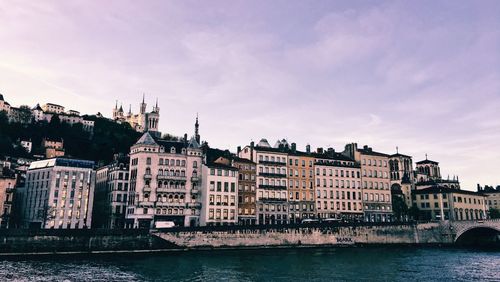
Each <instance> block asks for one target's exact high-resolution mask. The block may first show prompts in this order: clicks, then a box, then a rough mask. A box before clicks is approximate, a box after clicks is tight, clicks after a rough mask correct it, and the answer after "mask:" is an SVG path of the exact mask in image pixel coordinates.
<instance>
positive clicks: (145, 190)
mask: <svg viewBox="0 0 500 282" xmlns="http://www.w3.org/2000/svg"><path fill="white" fill-rule="evenodd" d="M142 191H144V192H151V187H150V186H144V188H142Z"/></svg>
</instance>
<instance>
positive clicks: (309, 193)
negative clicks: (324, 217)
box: [287, 143, 316, 223]
mask: <svg viewBox="0 0 500 282" xmlns="http://www.w3.org/2000/svg"><path fill="white" fill-rule="evenodd" d="M287 169H288V204H289V220H290V223H300V222H301V221H302V220H303V219H307V218H315V217H316V197H315V193H314V191H315V190H314V157H313V156H312V155H311V151H310V147H309V145H308V147H307V148H306V152H301V151H298V150H297V145H296V144H295V143H292V144H291V148H290V151H289V152H288V163H287Z"/></svg>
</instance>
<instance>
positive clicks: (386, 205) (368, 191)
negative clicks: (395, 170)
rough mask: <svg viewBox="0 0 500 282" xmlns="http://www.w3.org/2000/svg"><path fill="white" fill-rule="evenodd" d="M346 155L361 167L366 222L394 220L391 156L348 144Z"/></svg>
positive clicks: (365, 147)
mask: <svg viewBox="0 0 500 282" xmlns="http://www.w3.org/2000/svg"><path fill="white" fill-rule="evenodd" d="M343 154H344V155H346V156H348V157H350V158H353V159H355V160H356V161H357V162H359V163H360V165H361V185H362V193H363V211H364V217H365V218H364V220H365V221H367V222H386V221H391V220H392V201H391V190H390V177H389V174H390V170H389V155H387V154H384V153H379V152H376V151H373V149H372V148H370V147H368V146H364V147H363V148H362V149H359V148H358V147H357V144H356V143H352V144H348V145H346V147H345V150H344V152H343Z"/></svg>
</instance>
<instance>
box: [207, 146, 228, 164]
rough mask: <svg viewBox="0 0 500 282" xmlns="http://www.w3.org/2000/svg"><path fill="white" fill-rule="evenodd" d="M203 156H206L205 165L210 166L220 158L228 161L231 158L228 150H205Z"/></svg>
mask: <svg viewBox="0 0 500 282" xmlns="http://www.w3.org/2000/svg"><path fill="white" fill-rule="evenodd" d="M205 156H206V164H207V165H209V166H211V165H213V164H214V162H215V161H216V160H217V159H218V158H220V157H224V158H228V159H229V158H231V153H230V152H229V151H228V150H220V149H215V148H207V149H206V151H205Z"/></svg>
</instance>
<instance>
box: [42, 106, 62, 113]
mask: <svg viewBox="0 0 500 282" xmlns="http://www.w3.org/2000/svg"><path fill="white" fill-rule="evenodd" d="M42 110H43V111H44V112H45V113H51V114H62V113H64V107H63V106H61V105H57V104H52V103H46V104H44V105H42Z"/></svg>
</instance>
